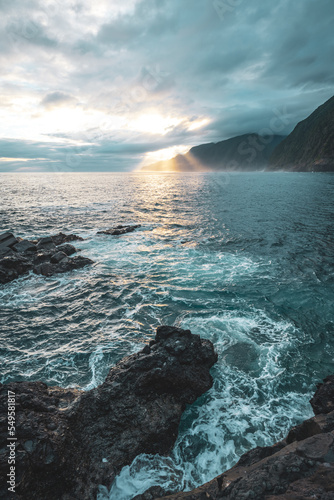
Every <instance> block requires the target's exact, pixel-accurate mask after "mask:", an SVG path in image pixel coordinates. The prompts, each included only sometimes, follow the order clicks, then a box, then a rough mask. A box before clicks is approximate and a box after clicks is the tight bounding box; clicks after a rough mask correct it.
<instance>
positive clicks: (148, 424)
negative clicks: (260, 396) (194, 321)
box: [0, 326, 217, 500]
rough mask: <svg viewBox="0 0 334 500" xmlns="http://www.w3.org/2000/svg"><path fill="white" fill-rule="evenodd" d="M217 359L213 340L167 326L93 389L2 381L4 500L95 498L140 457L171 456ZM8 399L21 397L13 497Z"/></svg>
mask: <svg viewBox="0 0 334 500" xmlns="http://www.w3.org/2000/svg"><path fill="white" fill-rule="evenodd" d="M216 360H217V355H216V354H215V352H214V349H213V345H212V344H211V342H210V341H208V340H202V339H201V338H200V337H199V336H197V335H193V334H192V333H191V332H190V331H189V330H181V329H179V328H174V327H168V326H161V327H159V328H158V329H157V334H156V337H155V340H154V341H151V343H150V345H147V346H146V347H145V348H144V349H143V350H142V351H140V352H139V353H137V354H133V355H132V356H129V357H127V358H125V359H123V360H122V361H121V362H120V363H118V364H117V365H116V366H115V367H114V368H112V369H111V370H110V372H109V374H108V376H107V378H106V380H105V382H104V383H103V384H102V385H100V386H99V387H97V388H96V389H93V390H91V391H87V392H84V391H79V390H75V389H62V388H59V387H48V386H47V385H46V384H44V383H42V382H12V383H9V384H6V385H2V384H1V385H0V421H1V423H2V425H1V427H0V440H1V446H0V498H13V499H18V500H26V499H27V498H29V500H45V499H48V500H78V499H80V500H88V499H89V500H93V499H94V500H95V499H96V494H97V490H98V485H99V484H102V485H105V486H106V487H107V488H110V486H111V484H112V482H113V480H114V478H115V475H116V474H118V473H119V472H120V470H121V469H122V467H123V466H124V465H127V464H130V463H131V462H132V460H133V459H134V458H135V457H136V456H137V455H138V454H140V453H152V454H154V453H159V454H168V453H169V452H170V450H171V448H172V446H173V445H174V442H175V440H176V437H177V432H178V426H179V422H180V418H181V415H182V413H183V411H184V410H185V408H186V405H187V404H191V403H193V402H194V401H195V400H196V399H197V398H198V397H199V396H200V395H201V394H203V393H204V392H205V391H207V390H208V389H209V388H210V387H211V385H212V377H211V375H210V368H211V366H212V365H213V364H214V363H215V362H216ZM8 391H11V393H9V392H8ZM8 394H15V397H14V401H15V409H16V410H15V418H16V420H15V437H17V441H16V442H15V443H16V450H15V453H16V463H15V467H16V471H15V482H16V486H15V493H10V494H9V492H8V487H9V484H7V483H6V481H7V476H6V475H7V474H8V473H9V464H8V457H9V453H10V450H9V448H8V447H7V444H8V443H11V441H10V440H9V441H8V440H7V438H8V437H9V436H8V429H7V403H8ZM11 401H12V400H11ZM11 404H12V405H13V403H12V402H11ZM9 495H10V496H9Z"/></svg>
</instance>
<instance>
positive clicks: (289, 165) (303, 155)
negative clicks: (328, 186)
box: [269, 96, 334, 172]
mask: <svg viewBox="0 0 334 500" xmlns="http://www.w3.org/2000/svg"><path fill="white" fill-rule="evenodd" d="M269 169H270V170H281V169H282V170H295V171H306V172H308V171H323V172H326V171H328V172H332V171H334V96H333V97H331V98H330V99H329V100H328V101H326V102H325V103H324V104H322V106H320V107H319V108H317V109H316V110H315V111H314V112H313V113H312V114H311V115H310V116H309V117H308V118H306V119H305V120H303V121H301V122H299V123H298V125H297V126H296V127H295V129H294V130H293V132H291V134H290V135H288V137H287V138H286V139H285V140H284V141H282V142H281V143H280V144H279V145H278V146H277V148H276V149H275V150H274V152H273V154H272V156H271V158H270V163H269Z"/></svg>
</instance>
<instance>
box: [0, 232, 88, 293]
mask: <svg viewBox="0 0 334 500" xmlns="http://www.w3.org/2000/svg"><path fill="white" fill-rule="evenodd" d="M75 239H77V240H82V238H80V236H76V235H74V234H70V235H66V234H63V233H59V234H57V235H56V236H48V237H45V238H41V239H40V240H38V241H35V242H33V241H29V240H23V239H21V238H15V236H14V235H13V234H12V233H3V234H1V235H0V284H5V283H8V282H10V281H12V280H14V279H16V278H19V277H20V276H22V275H24V274H27V273H28V272H29V271H34V272H35V273H36V274H42V275H44V276H52V275H53V274H55V273H65V272H68V271H72V270H74V269H80V268H82V267H84V266H86V265H89V264H93V261H92V260H90V259H87V258H84V257H81V256H80V257H74V258H69V255H72V254H73V253H75V252H76V251H77V250H76V248H75V247H74V246H73V245H70V244H69V243H65V244H63V243H64V242H67V241H73V240H75ZM57 245H61V246H57Z"/></svg>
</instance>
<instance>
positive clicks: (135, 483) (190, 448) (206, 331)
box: [98, 310, 311, 500]
mask: <svg viewBox="0 0 334 500" xmlns="http://www.w3.org/2000/svg"><path fill="white" fill-rule="evenodd" d="M181 326H182V327H184V328H190V329H191V330H192V332H193V333H200V334H201V335H202V337H206V338H208V339H210V340H211V341H212V342H213V343H214V345H215V348H216V350H217V352H218V354H219V360H218V363H217V364H216V365H215V367H214V368H213V370H212V371H213V375H214V385H213V387H212V388H211V389H210V391H208V392H207V393H206V394H205V395H203V396H202V397H201V398H200V400H199V401H197V403H196V404H195V405H193V406H192V407H190V408H189V409H188V410H187V411H186V412H185V414H184V416H183V418H182V422H181V427H180V433H179V437H178V439H177V442H176V444H175V446H174V450H173V453H172V455H171V458H169V459H166V458H165V457H160V456H158V455H156V456H154V457H152V456H150V455H140V456H139V457H137V458H136V459H135V460H134V462H133V463H132V464H131V465H130V466H127V467H124V468H123V470H122V471H121V473H120V474H119V476H118V477H117V478H116V480H115V482H114V484H113V485H112V488H111V490H110V492H108V494H107V493H106V491H104V490H102V489H101V491H100V493H99V497H98V498H99V500H107V499H108V500H130V499H131V498H132V497H133V496H135V495H136V494H139V493H142V492H144V491H145V490H147V489H148V488H150V487H151V486H154V485H161V486H163V487H164V488H165V489H166V490H175V489H176V490H190V489H192V488H194V487H196V486H197V485H199V484H202V483H205V482H206V481H209V480H210V479H212V478H213V477H215V476H216V475H218V474H220V473H221V472H223V471H224V470H226V469H228V468H230V467H232V466H233V465H234V463H235V462H236V461H237V460H238V458H239V457H240V455H241V454H242V453H244V452H245V451H247V450H248V449H250V448H253V447H255V446H259V445H261V446H266V445H271V444H273V442H275V441H277V440H278V439H280V438H281V437H282V436H283V435H284V433H285V432H286V431H287V429H288V428H289V427H290V426H291V425H293V424H295V423H296V422H297V421H299V420H301V419H303V418H305V417H306V416H308V415H309V414H311V410H310V407H309V405H308V398H309V395H308V394H300V393H299V392H294V391H282V390H281V384H284V380H285V376H286V375H285V371H286V367H284V363H283V361H284V357H285V355H287V354H289V352H290V351H291V350H292V351H293V350H295V349H298V343H300V342H302V338H303V334H302V332H300V331H298V329H296V328H295V327H294V326H293V325H292V324H291V323H289V322H286V321H278V322H275V321H273V320H271V319H270V318H269V317H268V316H266V314H265V313H264V312H263V311H256V310H253V311H251V312H249V313H247V314H240V311H239V312H237V311H233V312H229V313H226V314H222V315H214V316H212V317H210V318H207V319H205V318H191V317H190V318H187V319H186V320H184V321H183V323H182V324H181ZM246 354H247V355H246ZM103 491H104V492H103Z"/></svg>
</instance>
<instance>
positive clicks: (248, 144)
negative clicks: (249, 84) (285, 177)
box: [142, 133, 284, 172]
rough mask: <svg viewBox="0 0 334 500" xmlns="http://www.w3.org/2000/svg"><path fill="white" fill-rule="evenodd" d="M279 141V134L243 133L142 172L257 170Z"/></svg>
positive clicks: (198, 148)
mask: <svg viewBox="0 0 334 500" xmlns="http://www.w3.org/2000/svg"><path fill="white" fill-rule="evenodd" d="M283 139H284V137H283V136H280V135H268V136H261V135H258V134H253V133H251V134H245V135H241V136H238V137H233V138H232V139H227V140H225V141H220V142H217V143H213V142H211V143H209V144H201V145H200V146H195V147H193V148H191V149H190V150H189V151H188V153H186V154H185V155H177V156H176V157H175V158H172V159H171V160H166V161H160V162H158V163H154V164H153V165H148V166H145V167H143V168H142V171H153V172H163V171H174V172H201V171H202V172H203V171H217V172H218V171H234V170H237V171H238V170H245V171H248V170H261V169H263V168H265V167H266V166H267V164H268V161H269V157H270V155H271V153H272V151H273V150H274V148H275V147H276V146H277V145H278V144H279V143H280V142H281V141H282V140H283Z"/></svg>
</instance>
